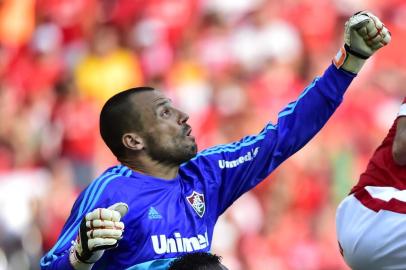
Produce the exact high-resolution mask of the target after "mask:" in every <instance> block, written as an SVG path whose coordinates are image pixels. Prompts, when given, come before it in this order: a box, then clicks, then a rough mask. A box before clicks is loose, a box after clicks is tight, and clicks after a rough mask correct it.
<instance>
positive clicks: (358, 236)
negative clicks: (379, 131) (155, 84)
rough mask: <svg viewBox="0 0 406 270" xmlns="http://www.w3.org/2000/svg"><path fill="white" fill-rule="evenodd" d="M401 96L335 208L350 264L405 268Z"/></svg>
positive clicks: (405, 157)
mask: <svg viewBox="0 0 406 270" xmlns="http://www.w3.org/2000/svg"><path fill="white" fill-rule="evenodd" d="M405 116H406V97H405V98H404V100H403V104H402V105H401V107H400V111H399V113H398V117H397V118H396V120H395V121H394V123H393V125H392V127H391V129H390V130H389V133H388V135H387V136H386V138H385V139H384V140H383V142H382V144H381V145H380V146H379V147H378V149H377V150H376V151H375V153H374V155H373V156H372V158H371V160H370V162H369V164H368V167H367V169H366V171H365V172H364V173H363V174H361V176H360V180H359V182H358V184H357V185H356V186H355V187H354V188H353V189H352V190H351V193H350V195H349V196H348V197H347V198H345V199H344V200H343V201H342V202H341V204H340V205H339V207H338V209H337V219H336V222H337V238H338V242H339V245H340V251H341V253H342V255H343V256H344V259H345V261H346V262H347V264H348V265H349V266H350V267H351V268H352V269H355V270H357V269H368V270H374V269H380V270H385V269H393V270H395V269H399V270H400V269H402V270H404V269H406V117H405Z"/></svg>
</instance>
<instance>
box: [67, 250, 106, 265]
mask: <svg viewBox="0 0 406 270" xmlns="http://www.w3.org/2000/svg"><path fill="white" fill-rule="evenodd" d="M97 257H98V258H97V259H96V258H94V259H95V260H91V259H89V260H84V259H83V258H82V257H81V256H80V255H79V253H78V251H77V250H76V248H75V246H72V247H71V249H70V252H69V262H70V264H71V265H72V267H73V268H74V269H75V270H91V269H92V267H93V265H94V264H95V263H96V262H97V260H98V259H100V257H99V256H97Z"/></svg>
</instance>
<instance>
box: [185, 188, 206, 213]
mask: <svg viewBox="0 0 406 270" xmlns="http://www.w3.org/2000/svg"><path fill="white" fill-rule="evenodd" d="M186 199H187V200H188V202H189V203H190V205H191V206H192V207H193V209H194V210H195V212H196V213H197V214H198V215H199V217H203V215H204V212H205V211H206V204H205V203H204V195H203V194H200V193H198V192H196V191H193V193H192V195H190V196H188V197H186Z"/></svg>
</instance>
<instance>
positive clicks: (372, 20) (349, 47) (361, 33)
mask: <svg viewBox="0 0 406 270" xmlns="http://www.w3.org/2000/svg"><path fill="white" fill-rule="evenodd" d="M390 40H391V35H390V32H389V31H388V29H387V28H386V27H385V25H384V24H383V23H382V22H381V21H380V20H379V18H378V17H376V16H375V15H373V14H372V13H370V12H366V11H362V12H358V13H355V14H354V15H353V16H351V17H350V18H349V19H348V21H347V22H346V23H345V33H344V47H343V48H341V49H340V51H339V52H338V53H337V55H336V57H335V58H334V59H333V63H334V64H335V66H336V67H337V68H339V67H341V68H342V69H344V70H347V71H349V72H352V73H355V74H356V73H358V72H359V70H360V69H361V67H362V66H363V64H364V63H365V61H366V59H368V58H369V57H370V56H371V55H372V54H374V53H375V52H376V51H377V50H378V49H380V48H382V47H383V46H385V45H387V44H388V43H389V42H390Z"/></svg>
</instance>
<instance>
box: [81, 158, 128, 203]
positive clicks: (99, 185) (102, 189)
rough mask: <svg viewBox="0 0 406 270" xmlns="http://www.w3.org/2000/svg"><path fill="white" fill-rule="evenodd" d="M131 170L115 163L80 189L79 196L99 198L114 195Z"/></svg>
mask: <svg viewBox="0 0 406 270" xmlns="http://www.w3.org/2000/svg"><path fill="white" fill-rule="evenodd" d="M131 173H132V171H131V170H130V169H129V168H128V167H126V166H123V165H116V166H113V167H110V168H108V169H107V170H105V171H104V172H103V173H102V174H100V175H99V176H98V177H97V178H96V179H94V180H93V181H92V182H91V183H90V184H89V185H88V186H87V188H86V189H84V190H83V191H82V193H81V194H80V197H82V198H83V199H88V200H89V198H92V199H93V200H100V199H103V198H106V197H114V196H116V194H117V192H120V191H122V190H125V189H123V183H124V182H125V181H126V180H127V179H128V177H129V176H130V175H131Z"/></svg>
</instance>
